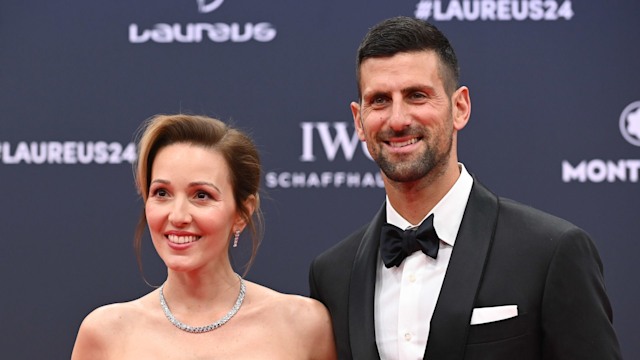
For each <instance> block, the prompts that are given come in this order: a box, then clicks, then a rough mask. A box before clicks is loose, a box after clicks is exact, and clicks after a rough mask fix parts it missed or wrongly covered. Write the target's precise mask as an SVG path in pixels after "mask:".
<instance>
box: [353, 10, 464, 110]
mask: <svg viewBox="0 0 640 360" xmlns="http://www.w3.org/2000/svg"><path fill="white" fill-rule="evenodd" d="M429 50H432V51H434V52H435V53H436V54H437V55H438V58H439V60H440V66H439V68H440V76H441V78H442V81H443V83H444V86H445V90H446V91H447V93H448V94H452V93H453V92H454V91H455V90H456V89H457V88H458V78H459V73H460V70H459V68H458V59H457V57H456V53H455V51H454V50H453V47H452V46H451V44H450V43H449V40H448V39H447V37H446V36H445V35H444V34H443V33H442V32H441V31H440V30H438V28H436V27H435V26H434V25H432V24H430V23H428V22H426V21H422V20H418V19H414V18H411V17H406V16H398V17H393V18H390V19H387V20H384V21H382V22H380V23H378V24H377V25H375V26H374V27H372V28H371V29H370V30H369V32H368V33H367V34H366V35H365V37H364V39H362V42H361V43H360V47H358V57H357V59H356V80H357V82H358V84H357V85H358V98H361V97H362V94H361V92H360V66H361V65H362V62H363V61H365V60H366V59H369V58H379V57H391V56H393V55H395V54H397V53H404V52H418V51H429Z"/></svg>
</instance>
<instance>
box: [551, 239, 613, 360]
mask: <svg viewBox="0 0 640 360" xmlns="http://www.w3.org/2000/svg"><path fill="white" fill-rule="evenodd" d="M553 240H555V241H557V245H556V249H555V252H554V255H553V257H552V259H551V261H550V263H549V269H548V273H547V279H546V281H545V288H544V293H543V298H542V332H543V337H542V352H543V356H542V358H543V359H549V360H552V359H553V360H556V359H557V360H561V359H562V360H570V359H576V360H578V359H580V360H585V359H598V360H609V359H611V360H613V359H622V355H621V353H620V346H619V344H618V340H617V338H616V334H615V331H614V329H613V315H612V310H611V304H610V303H609V299H608V297H607V294H606V291H605V285H604V278H603V270H602V262H601V260H600V256H599V255H598V251H597V250H596V247H595V245H594V243H593V241H592V240H591V239H590V238H589V236H588V235H587V234H586V233H585V232H584V231H583V230H581V229H579V228H575V227H574V228H572V229H570V230H568V231H567V232H565V233H564V234H563V235H562V236H560V238H558V239H552V241H553Z"/></svg>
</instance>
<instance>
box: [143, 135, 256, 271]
mask: <svg viewBox="0 0 640 360" xmlns="http://www.w3.org/2000/svg"><path fill="white" fill-rule="evenodd" d="M232 190H233V189H232V186H231V183H230V181H229V167H228V166H227V163H226V161H225V160H224V158H223V157H222V156H221V155H220V154H219V153H218V152H216V151H215V150H211V149H207V148H204V147H201V146H197V145H191V144H186V143H177V144H172V145H169V146H166V147H164V148H162V149H160V151H158V154H157V155H156V158H155V160H154V162H153V165H152V168H151V185H150V186H149V198H148V199H147V202H146V204H145V209H146V216H147V223H148V224H149V231H150V233H151V238H152V240H153V245H154V247H155V248H156V251H157V252H158V254H159V255H160V257H161V258H162V260H163V261H164V263H165V264H166V265H167V267H168V268H169V269H171V270H174V271H197V270H204V269H207V268H214V267H219V266H228V264H229V257H228V253H227V251H228V246H229V239H230V238H231V236H232V234H233V232H234V231H235V230H242V229H243V228H244V225H245V224H244V222H243V221H242V218H241V216H240V215H239V213H238V212H237V211H236V205H235V199H234V197H233V191H232Z"/></svg>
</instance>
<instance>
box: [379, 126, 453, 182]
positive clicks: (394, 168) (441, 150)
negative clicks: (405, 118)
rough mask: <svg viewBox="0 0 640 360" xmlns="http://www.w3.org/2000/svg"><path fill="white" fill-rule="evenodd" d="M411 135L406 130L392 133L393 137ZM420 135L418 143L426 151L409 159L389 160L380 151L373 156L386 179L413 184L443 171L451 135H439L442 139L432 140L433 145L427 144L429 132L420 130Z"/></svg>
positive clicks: (447, 157) (448, 154)
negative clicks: (421, 142) (433, 141)
mask: <svg viewBox="0 0 640 360" xmlns="http://www.w3.org/2000/svg"><path fill="white" fill-rule="evenodd" d="M413 132H415V131H413ZM411 133H412V131H409V130H408V131H403V132H402V133H394V135H393V136H398V137H401V136H406V135H407V134H411ZM421 135H422V136H423V138H422V139H421V140H420V141H423V142H425V144H426V149H425V150H424V151H423V152H422V153H421V154H411V155H410V156H411V157H412V158H410V159H406V160H391V159H389V157H388V156H387V155H385V153H384V152H383V151H382V150H380V151H378V152H377V154H375V155H374V156H373V158H374V160H375V161H376V163H377V164H378V166H379V167H380V169H381V170H382V172H383V173H384V174H385V175H386V176H387V178H389V179H390V180H392V181H396V182H413V181H416V180H420V179H422V178H425V177H427V176H429V177H431V178H435V177H437V176H438V175H439V174H441V173H442V172H443V171H444V170H445V168H446V164H447V163H448V161H449V157H450V154H451V147H452V144H453V138H452V134H451V133H449V134H440V136H442V137H441V138H436V139H434V140H436V142H435V143H429V142H427V141H428V140H429V139H431V138H432V136H431V135H432V134H431V131H428V130H426V129H422V131H421ZM372 155H373V154H372Z"/></svg>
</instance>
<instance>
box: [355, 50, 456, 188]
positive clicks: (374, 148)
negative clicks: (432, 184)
mask: <svg viewBox="0 0 640 360" xmlns="http://www.w3.org/2000/svg"><path fill="white" fill-rule="evenodd" d="M439 68H440V66H439V59H438V57H437V55H436V54H435V53H434V52H433V51H419V52H409V53H398V54H396V55H394V56H391V57H383V58H369V59H366V60H364V61H363V62H362V64H361V66H360V84H359V86H360V91H361V93H362V98H361V99H360V103H359V104H358V103H352V104H351V110H352V112H353V117H354V122H355V127H356V130H357V132H358V136H359V137H360V140H362V141H366V142H367V147H368V149H369V152H370V153H371V156H372V157H373V159H374V160H375V161H376V162H377V163H378V165H379V166H380V168H381V170H382V172H383V173H384V174H385V175H386V176H387V177H388V178H389V179H391V180H393V181H396V182H411V181H416V180H419V179H422V178H424V177H425V176H427V175H430V176H431V177H437V176H438V174H440V173H442V172H444V171H445V169H446V168H447V164H448V163H449V161H450V160H451V156H450V155H451V150H452V145H453V143H454V130H457V129H456V128H455V127H454V114H453V112H452V98H456V97H457V95H458V91H456V92H455V93H454V94H453V96H452V97H449V96H448V95H447V93H446V91H445V87H444V82H443V81H442V79H441V78H440V74H441V73H440V71H439ZM465 91H466V88H465ZM465 94H466V93H465ZM467 100H468V97H467ZM465 123H466V119H465ZM454 151H455V150H454ZM453 161H456V162H457V157H456V156H454V159H453Z"/></svg>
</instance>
